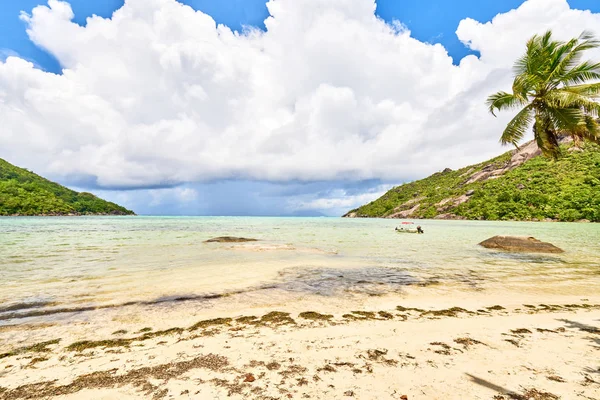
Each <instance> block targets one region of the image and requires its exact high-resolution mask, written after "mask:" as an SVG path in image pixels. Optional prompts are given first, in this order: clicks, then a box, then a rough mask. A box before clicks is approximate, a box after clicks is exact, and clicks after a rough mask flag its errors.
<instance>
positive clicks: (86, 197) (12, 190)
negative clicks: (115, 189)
mask: <svg viewBox="0 0 600 400" xmlns="http://www.w3.org/2000/svg"><path fill="white" fill-rule="evenodd" d="M60 215H65V216H66V215H135V213H134V212H133V211H131V210H128V209H126V208H125V207H121V206H119V205H118V204H115V203H111V202H108V201H105V200H102V199H100V198H98V197H96V196H94V195H93V194H91V193H86V192H82V193H78V192H76V191H74V190H71V189H68V188H66V187H64V186H61V185H59V184H57V183H54V182H51V181H49V180H47V179H44V178H42V177H41V176H39V175H36V174H34V173H33V172H30V171H28V170H26V169H23V168H19V167H16V166H14V165H12V164H10V163H8V162H7V161H5V160H3V159H0V216H60Z"/></svg>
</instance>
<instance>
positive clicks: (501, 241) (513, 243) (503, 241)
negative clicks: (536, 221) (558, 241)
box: [479, 236, 564, 253]
mask: <svg viewBox="0 0 600 400" xmlns="http://www.w3.org/2000/svg"><path fill="white" fill-rule="evenodd" d="M479 245H480V246H483V247H485V248H486V249H498V250H506V251H519V252H531V253H564V250H562V249H560V248H558V247H556V246H555V245H553V244H552V243H546V242H542V241H540V240H537V239H536V238H534V237H531V236H494V237H492V238H489V239H488V240H484V241H483V242H481V243H479Z"/></svg>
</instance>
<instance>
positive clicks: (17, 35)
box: [0, 0, 600, 73]
mask: <svg viewBox="0 0 600 400" xmlns="http://www.w3.org/2000/svg"><path fill="white" fill-rule="evenodd" d="M523 1H524V0H501V1H494V0H457V1H447V0H427V1H416V0H378V1H377V15H379V16H380V17H381V18H383V19H384V20H385V21H388V22H391V21H393V20H398V21H401V22H402V23H403V24H405V25H406V26H408V28H409V29H410V30H411V32H412V35H413V36H414V37H415V38H417V39H419V40H421V41H424V42H430V43H441V44H442V45H444V47H445V48H446V49H447V50H448V53H449V54H450V55H451V56H452V58H453V59H454V61H455V62H457V61H459V60H460V59H461V58H462V57H464V56H465V55H467V54H473V52H471V51H469V49H467V48H466V47H465V46H464V45H463V44H462V43H461V42H460V41H459V40H458V38H457V37H456V34H455V33H454V32H455V31H456V27H457V26H458V23H459V22H460V21H461V20H462V19H464V18H467V17H469V18H473V19H476V20H478V21H489V20H490V19H492V18H493V17H494V16H495V15H496V14H498V13H502V12H506V11H509V10H511V9H514V8H516V7H518V6H519V5H521V4H522V3H523ZM180 2H181V3H184V4H187V5H190V6H191V7H193V8H194V9H196V10H200V11H202V12H204V13H207V14H209V15H210V16H212V17H213V18H214V19H215V21H216V22H217V23H221V24H225V25H227V26H229V27H230V28H232V29H235V30H240V29H242V27H243V26H244V25H250V26H257V27H260V28H261V29H264V23H263V21H264V20H265V18H266V17H267V16H268V11H267V8H266V6H265V3H266V1H265V0H181V1H180ZM46 3H47V2H46V1H42V0H4V1H3V2H2V4H0V49H2V50H3V51H4V53H5V55H6V54H12V52H14V53H16V54H18V55H20V56H21V57H23V58H26V59H28V60H30V61H33V62H34V63H36V64H37V65H39V66H40V67H41V68H43V69H45V70H47V71H52V72H56V73H59V72H60V70H61V68H60V65H59V63H58V62H57V61H56V59H55V58H54V57H52V56H51V55H49V54H48V53H46V52H45V51H43V50H42V49H39V48H38V47H36V46H35V45H34V44H33V43H32V42H31V41H30V40H29V38H28V37H27V34H26V32H25V24H24V23H23V22H22V21H21V20H20V19H19V14H20V12H21V11H26V12H29V11H30V10H32V9H33V8H34V7H35V6H37V5H40V4H46ZM69 3H70V4H71V6H72V7H73V11H74V13H75V21H76V22H77V23H79V24H81V25H84V24H85V20H86V18H87V17H89V16H91V15H99V16H102V17H110V16H111V15H112V13H113V11H115V10H117V9H118V8H120V7H121V6H122V5H123V3H124V0H93V1H90V0H70V1H69ZM569 4H570V5H571V7H572V8H578V9H583V10H586V9H589V10H592V11H595V12H597V11H600V1H598V0H569Z"/></svg>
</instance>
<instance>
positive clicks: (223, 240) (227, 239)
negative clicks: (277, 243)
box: [204, 236, 258, 243]
mask: <svg viewBox="0 0 600 400" xmlns="http://www.w3.org/2000/svg"><path fill="white" fill-rule="evenodd" d="M257 241H258V239H249V238H243V237H233V236H221V237H217V238H212V239H208V240H205V241H204V243H244V242H257Z"/></svg>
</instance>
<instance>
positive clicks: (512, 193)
mask: <svg viewBox="0 0 600 400" xmlns="http://www.w3.org/2000/svg"><path fill="white" fill-rule="evenodd" d="M561 149H562V153H563V156H562V157H561V158H559V159H558V160H552V159H548V158H546V157H542V156H539V153H540V151H539V149H537V146H536V145H535V143H533V142H530V143H528V144H527V145H525V146H523V147H522V148H521V150H520V151H510V152H507V153H505V154H503V155H501V156H499V157H497V158H494V159H492V160H489V161H486V162H483V163H481V164H477V165H472V166H468V167H465V168H462V169H460V170H458V171H452V170H449V169H446V170H444V171H443V172H438V173H435V174H433V175H432V176H430V177H428V178H425V179H422V180H419V181H415V182H412V183H407V184H404V185H401V186H398V187H395V188H393V189H391V190H390V191H388V192H387V193H386V194H385V195H383V196H382V197H381V198H379V199H377V200H375V201H373V202H371V203H369V204H367V205H364V206H362V207H360V208H358V209H355V210H352V211H350V212H349V213H347V214H346V215H345V217H351V218H352V217H354V218H359V217H385V218H437V219H478V220H525V221H535V220H556V221H578V220H589V221H594V222H600V147H599V146H598V145H595V144H590V143H588V144H586V145H585V146H583V147H582V148H578V147H574V146H573V145H572V144H571V143H566V144H563V145H562V146H561Z"/></svg>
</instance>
